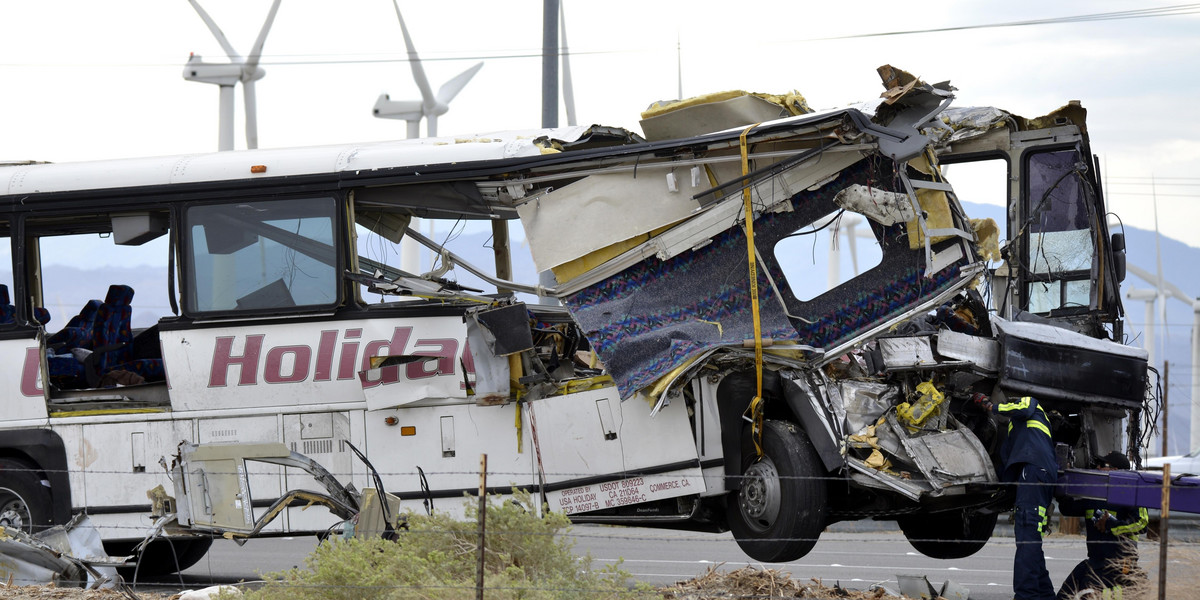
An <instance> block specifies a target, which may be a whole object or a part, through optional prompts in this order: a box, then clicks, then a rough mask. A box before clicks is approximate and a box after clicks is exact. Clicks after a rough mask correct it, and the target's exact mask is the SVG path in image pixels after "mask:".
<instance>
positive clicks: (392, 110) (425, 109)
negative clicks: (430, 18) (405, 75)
mask: <svg viewBox="0 0 1200 600" xmlns="http://www.w3.org/2000/svg"><path fill="white" fill-rule="evenodd" d="M392 6H393V7H395V9H396V18H397V19H399V20H400V32H401V33H403V34H404V46H405V47H406V48H407V49H408V64H409V66H411V67H412V74H413V79H414V80H416V82H417V87H418V88H420V90H421V99H420V100H392V99H391V97H390V96H388V95H387V94H380V95H379V98H378V99H377V100H375V108H374V114H375V116H376V117H379V118H381V119H403V120H404V121H407V122H408V137H409V138H418V137H421V118H422V117H424V118H425V119H426V121H425V131H426V133H427V134H428V137H437V118H438V117H439V116H441V115H444V114H446V111H448V110H450V101H451V100H453V99H454V97H455V96H457V95H458V93H459V92H461V91H462V89H463V87H465V86H466V85H467V82H468V81H471V78H472V77H474V76H475V73H477V72H479V69H480V68H481V67H483V63H482V62H478V63H475V64H474V65H473V66H471V68H469V69H467V70H466V71H463V72H462V73H459V74H458V76H456V77H455V78H454V79H451V80H450V81H447V82H446V83H444V84H442V87H440V88H438V91H437V94H436V95H434V93H433V88H432V87H430V85H429V79H428V78H427V77H425V67H423V66H422V65H421V58H420V57H419V56H418V55H417V49H416V47H415V46H413V42H412V38H411V37H409V35H408V27H406V26H405V25H404V17H403V16H402V15H401V14H400V5H399V4H397V3H396V0H392Z"/></svg>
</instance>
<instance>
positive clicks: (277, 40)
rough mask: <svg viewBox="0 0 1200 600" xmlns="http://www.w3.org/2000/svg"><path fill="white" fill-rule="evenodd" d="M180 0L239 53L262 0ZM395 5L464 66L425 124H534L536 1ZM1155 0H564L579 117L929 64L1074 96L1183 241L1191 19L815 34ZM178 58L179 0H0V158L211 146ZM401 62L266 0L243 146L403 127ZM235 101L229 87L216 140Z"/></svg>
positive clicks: (319, 8) (307, 2) (337, 21)
mask: <svg viewBox="0 0 1200 600" xmlns="http://www.w3.org/2000/svg"><path fill="white" fill-rule="evenodd" d="M202 4H203V5H204V7H205V8H206V9H207V10H208V12H209V13H210V14H211V15H212V16H213V18H214V19H215V20H216V21H217V23H218V24H219V25H220V26H221V28H222V29H223V30H224V31H225V33H226V35H227V36H228V38H229V40H230V42H231V43H232V44H233V46H234V47H235V48H236V49H237V50H238V51H239V52H242V53H246V52H248V51H249V48H250V46H251V45H252V44H253V41H254V38H255V37H256V36H257V34H258V30H259V28H260V27H261V24H262V21H263V19H264V17H265V15H266V13H267V9H268V7H269V6H270V0H239V1H234V0H205V1H204V2H203V3H202ZM400 6H401V9H402V10H403V11H404V15H405V19H406V21H407V24H408V27H409V30H410V31H411V33H412V35H413V38H414V40H415V43H416V45H417V49H418V50H419V51H420V52H421V54H422V57H423V58H425V59H426V62H425V66H426V70H427V72H428V73H429V77H430V80H431V83H432V85H433V87H434V88H435V89H436V88H437V87H438V86H440V85H441V83H442V82H444V81H445V80H447V79H449V78H451V77H453V76H454V75H456V74H457V73H459V72H460V71H462V70H464V69H466V68H467V67H469V66H470V65H471V64H473V63H474V62H475V61H476V60H480V59H482V60H484V61H485V64H484V67H483V69H482V70H481V71H480V72H479V74H478V75H477V76H476V77H475V79H474V80H473V81H472V82H471V83H470V84H469V85H468V86H467V87H466V89H465V90H464V91H463V92H462V93H461V94H460V95H459V97H458V98H457V99H456V100H455V101H454V103H453V104H452V105H451V110H450V112H449V113H447V114H446V115H444V116H442V118H441V120H440V125H439V132H440V133H441V134H443V135H453V134H469V133H474V132H485V131H496V130H503V129H521V128H528V127H536V126H538V125H540V118H541V105H540V90H541V83H540V76H541V71H540V68H541V59H540V45H541V26H542V3H541V2H539V1H537V0H524V1H506V2H497V1H490V2H485V1H478V2H467V1H463V2H454V1H444V2H412V1H403V0H402V1H401V3H400ZM1157 6H1168V4H1154V5H1151V4H1146V3H1143V2H1130V1H1124V2H1122V1H1099V2H1097V1H1088V2H1082V1H1064V2H1053V3H1051V2H1044V1H1037V2H1032V1H1025V0H1006V1H1004V2H971V3H966V2H922V3H907V4H904V3H896V2H874V1H859V2H850V3H846V2H841V3H828V7H827V8H819V7H816V5H815V3H811V2H794V1H793V2H767V1H755V0H742V1H739V2H711V1H707V0H689V1H686V2H682V1H660V2H646V1H641V2H630V1H625V0H609V1H605V2H582V1H576V0H564V10H565V14H566V19H567V33H568V38H569V47H570V50H571V51H572V59H571V60H572V62H571V69H572V72H573V76H574V77H573V80H574V88H575V97H576V105H577V110H578V114H579V115H580V117H579V120H580V121H581V122H585V123H603V124H608V125H619V126H625V127H629V128H633V129H635V130H636V129H637V119H638V113H639V112H640V111H641V110H642V109H643V108H645V107H646V106H647V105H648V104H649V103H650V102H652V101H654V100H659V99H667V98H674V97H676V95H677V91H676V90H677V86H678V78H677V67H676V65H677V60H678V59H681V63H682V84H683V92H684V95H685V96H690V95H695V94H700V93H705V92H711V91H718V90H724V89H747V90H751V91H762V92H780V91H785V90H790V89H793V88H794V89H797V90H799V91H800V92H801V93H803V94H804V95H805V96H807V98H808V100H809V103H810V104H811V105H812V106H814V107H816V108H833V107H838V106H843V105H845V104H849V103H852V102H855V101H860V100H863V99H867V98H871V97H874V96H876V95H878V93H879V92H880V91H881V89H882V88H881V86H880V84H879V79H878V76H877V75H876V74H875V72H874V69H875V68H876V67H877V66H879V65H881V64H885V63H890V64H893V65H896V66H898V67H901V68H904V69H907V70H909V71H911V72H913V73H914V74H917V75H919V76H921V77H923V78H925V79H926V80H929V81H943V80H950V81H951V82H952V83H953V85H955V86H956V87H957V88H958V89H959V93H958V100H957V101H956V106H969V105H992V106H998V107H1001V108H1004V109H1006V110H1009V111H1011V112H1015V113H1017V114H1021V115H1023V116H1028V117H1032V116H1037V115H1041V114H1044V113H1046V112H1049V111H1051V110H1053V109H1055V108H1057V107H1058V106H1060V105H1062V104H1063V103H1065V102H1066V101H1067V100H1071V99H1078V100H1081V101H1082V102H1083V105H1084V106H1085V107H1086V108H1088V110H1089V127H1090V132H1091V136H1092V142H1093V150H1094V151H1095V152H1097V153H1098V154H1100V156H1101V159H1102V161H1103V164H1104V171H1105V172H1106V173H1104V175H1107V180H1108V182H1109V186H1108V187H1109V199H1110V208H1111V209H1112V210H1114V211H1115V212H1117V213H1118V214H1120V215H1121V217H1122V218H1123V219H1124V220H1125V222H1126V223H1128V224H1132V225H1137V226H1140V227H1146V228H1153V226H1154V222H1153V214H1154V213H1153V209H1152V202H1151V198H1152V197H1153V196H1152V195H1151V194H1152V193H1156V194H1157V197H1158V207H1159V224H1160V228H1161V230H1162V231H1163V233H1164V234H1167V235H1171V236H1173V237H1176V238H1178V239H1181V240H1184V241H1185V242H1187V243H1189V244H1191V245H1193V246H1200V228H1198V227H1197V223H1200V204H1198V203H1197V199H1198V197H1200V120H1197V119H1195V118H1194V115H1193V112H1194V111H1193V110H1192V106H1193V105H1194V102H1195V98H1196V97H1198V96H1200V93H1198V92H1200V85H1198V84H1197V79H1196V67H1195V65H1197V64H1200V35H1198V34H1200V14H1186V15H1175V16H1161V17H1152V18H1133V19H1118V20H1099V21H1083V22H1070V23H1057V24H1048V25H1033V26H1019V27H996V28H975V29H966V30H958V31H947V32H929V33H913V34H902V35H889V36H876V37H855V38H849V39H828V38H837V37H843V36H851V35H861V34H869V33H886V32H901V31H912V30H927V29H937V28H948V27H960V26H971V25H982V24H995V23H1010V22H1015V21H1028V20H1034V19H1048V18H1062V17H1072V16H1079V15H1092V14H1097V13H1113V12H1118V11H1129V10H1144V9H1147V8H1153V7H1157ZM1190 6H1192V7H1193V8H1192V9H1191V10H1194V11H1200V5H1190ZM677 46H678V52H677ZM189 52H195V53H197V54H201V55H203V56H204V57H205V59H206V60H209V61H218V60H222V59H223V57H224V52H223V51H222V50H221V48H220V46H218V44H217V42H216V41H215V40H214V39H213V36H212V35H211V34H210V33H209V31H208V30H207V28H206V27H205V26H204V24H203V22H202V21H201V20H200V18H199V17H198V16H197V14H196V12H195V11H194V10H193V9H192V7H191V6H190V5H189V4H188V3H187V2H186V0H142V1H135V0H125V1H118V2H95V1H49V0H48V1H41V2H16V1H13V0H9V1H6V2H0V77H2V78H3V81H4V83H5V85H4V93H3V94H0V118H2V119H3V127H2V130H0V131H2V132H3V133H2V134H0V160H5V159H37V160H50V161H56V162H61V161H74V160H89V159H102V158H116V157H128V156H143V155H157V154H180V153H194V152H208V151H212V150H215V149H216V145H217V89H216V86H214V85H206V84H200V83H193V82H188V81H185V80H184V79H183V78H182V70H183V65H184V62H185V61H186V60H187V57H188V54H189ZM404 57H405V54H404V45H403V41H402V38H401V36H400V29H399V25H398V23H397V21H396V18H395V14H394V12H393V9H392V5H391V2H389V1H388V0H369V1H368V0H347V1H345V2H331V1H328V0H324V1H317V0H284V2H283V5H282V7H281V8H280V10H279V13H278V16H277V18H276V21H275V24H274V27H273V28H272V30H271V33H270V37H269V38H268V40H267V44H266V51H265V52H264V58H263V61H262V64H263V66H264V67H265V68H266V70H267V76H266V77H265V78H264V79H262V80H261V81H259V83H258V119H259V139H260V145H261V146H262V147H283V146H300V145H314V144H329V143H344V142H358V141H373V140H382V139H394V138H402V137H404V136H405V124H404V122H403V121H385V120H381V119H376V118H373V117H372V115H371V107H372V105H373V104H374V102H375V98H376V96H378V95H379V94H380V93H381V92H387V93H390V94H391V95H392V98H393V99H409V98H412V99H416V98H418V96H419V94H418V91H417V89H416V86H415V84H414V83H413V81H412V77H411V74H410V71H409V68H408V65H407V63H405V62H404ZM241 102H242V98H241V92H240V88H239V91H238V94H237V109H236V115H237V129H236V132H235V135H236V143H237V147H238V148H242V147H244V145H245V137H244V133H243V130H242V124H241V119H242V105H241ZM563 123H564V124H565V120H564V121H563ZM951 176H952V177H953V174H951ZM1151 177H1154V178H1155V179H1154V181H1155V182H1156V184H1155V186H1154V187H1153V189H1152V187H1151V185H1150V183H1151V179H1150V178H1151ZM970 199H974V200H985V201H986V200H987V199H986V198H983V199H980V198H970Z"/></svg>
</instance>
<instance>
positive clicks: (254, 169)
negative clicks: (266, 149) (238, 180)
mask: <svg viewBox="0 0 1200 600" xmlns="http://www.w3.org/2000/svg"><path fill="white" fill-rule="evenodd" d="M250 172H251V173H266V172H267V165H253V166H251V167H250Z"/></svg>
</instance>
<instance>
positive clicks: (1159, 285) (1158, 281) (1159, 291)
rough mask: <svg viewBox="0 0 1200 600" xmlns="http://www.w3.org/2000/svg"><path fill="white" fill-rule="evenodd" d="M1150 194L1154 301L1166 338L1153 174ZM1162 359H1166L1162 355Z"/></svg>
mask: <svg viewBox="0 0 1200 600" xmlns="http://www.w3.org/2000/svg"><path fill="white" fill-rule="evenodd" d="M1150 196H1151V200H1152V202H1153V205H1154V263H1155V273H1154V275H1155V279H1156V281H1155V282H1154V291H1155V296H1156V302H1157V303H1158V311H1159V318H1160V319H1162V324H1163V338H1164V339H1166V338H1167V336H1169V335H1170V333H1169V331H1168V329H1167V294H1166V292H1165V291H1163V281H1164V280H1163V268H1162V242H1161V241H1160V238H1159V235H1158V189H1157V187H1156V186H1155V181H1154V175H1151V176H1150ZM1163 360H1166V358H1165V357H1164V359H1163Z"/></svg>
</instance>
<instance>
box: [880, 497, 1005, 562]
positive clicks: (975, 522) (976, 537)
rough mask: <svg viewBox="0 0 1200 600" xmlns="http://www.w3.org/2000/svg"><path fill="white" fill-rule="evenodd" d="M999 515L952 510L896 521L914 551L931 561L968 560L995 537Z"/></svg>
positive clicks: (907, 517) (902, 518)
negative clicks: (937, 559)
mask: <svg viewBox="0 0 1200 600" xmlns="http://www.w3.org/2000/svg"><path fill="white" fill-rule="evenodd" d="M999 517H1000V514H999V513H994V512H993V513H990V514H987V513H981V512H977V511H971V512H967V511H966V510H965V509H963V510H951V511H947V512H941V513H933V514H915V515H908V516H905V517H901V518H899V519H896V522H897V523H898V524H899V525H900V531H903V532H904V537H906V538H908V543H909V544H911V545H912V547H913V548H915V549H916V550H917V552H920V553H921V554H924V555H925V556H928V557H930V558H942V559H945V558H966V557H968V556H971V555H972V554H975V553H976V552H979V550H980V549H982V548H983V547H984V546H985V545H987V543H988V540H989V539H991V537H992V530H993V529H995V528H996V519H997V518H999Z"/></svg>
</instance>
